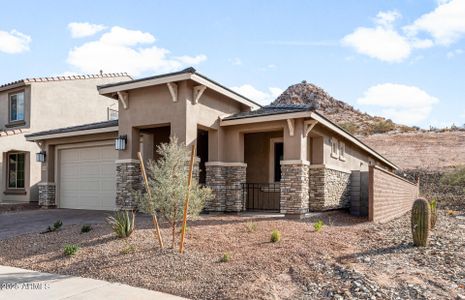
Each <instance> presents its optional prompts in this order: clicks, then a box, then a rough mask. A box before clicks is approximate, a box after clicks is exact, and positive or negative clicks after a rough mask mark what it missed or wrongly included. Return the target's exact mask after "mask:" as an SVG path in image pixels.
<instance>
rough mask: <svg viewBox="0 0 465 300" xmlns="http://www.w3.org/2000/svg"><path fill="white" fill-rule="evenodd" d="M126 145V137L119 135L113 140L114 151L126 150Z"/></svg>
mask: <svg viewBox="0 0 465 300" xmlns="http://www.w3.org/2000/svg"><path fill="white" fill-rule="evenodd" d="M127 143H128V137H127V136H126V135H120V136H119V137H117V138H116V140H115V149H116V150H119V151H122V150H126V144H127Z"/></svg>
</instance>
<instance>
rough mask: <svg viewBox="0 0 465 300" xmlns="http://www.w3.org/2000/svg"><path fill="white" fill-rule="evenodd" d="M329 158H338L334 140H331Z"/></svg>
mask: <svg viewBox="0 0 465 300" xmlns="http://www.w3.org/2000/svg"><path fill="white" fill-rule="evenodd" d="M331 157H333V158H338V145H337V140H336V139H335V138H331Z"/></svg>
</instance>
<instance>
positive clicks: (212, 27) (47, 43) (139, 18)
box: [0, 0, 465, 127]
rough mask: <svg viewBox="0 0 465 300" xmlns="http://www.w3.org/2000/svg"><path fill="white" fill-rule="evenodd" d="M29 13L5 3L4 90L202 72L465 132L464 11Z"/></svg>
mask: <svg viewBox="0 0 465 300" xmlns="http://www.w3.org/2000/svg"><path fill="white" fill-rule="evenodd" d="M23 3H24V4H23V5H22V11H21V14H20V15H18V13H19V11H18V9H17V4H15V3H14V2H12V1H3V2H2V3H1V4H2V11H11V12H17V13H16V14H15V13H8V14H2V18H1V19H0V70H2V72H0V82H1V83H6V82H10V81H13V80H17V79H21V78H27V77H38V76H52V75H63V74H75V73H76V74H83V73H96V72H98V71H99V70H101V69H102V70H103V71H104V72H124V71H127V72H128V73H130V74H132V75H134V77H143V76H149V75H153V74H159V73H164V72H170V71H175V70H179V69H182V68H185V67H187V66H190V65H193V66H194V67H195V68H196V69H197V70H199V71H200V72H201V73H203V74H205V75H207V76H209V77H211V78H212V79H214V80H217V81H219V82H221V83H223V84H224V85H226V86H229V87H231V88H234V89H236V90H238V91H239V92H242V93H244V94H245V95H246V96H249V97H251V98H252V99H254V100H257V101H259V102H261V103H268V102H269V101H271V100H272V99H273V98H274V97H275V96H276V95H278V94H279V92H281V91H282V90H284V89H286V88H287V87H288V86H289V85H291V84H295V83H298V82H301V81H302V80H307V81H308V82H312V83H315V84H317V85H319V86H321V87H322V88H324V89H325V90H327V91H328V92H329V93H330V94H331V95H333V96H334V97H336V98H338V99H340V100H343V101H346V102H348V103H349V104H351V105H354V106H355V107H356V108H359V109H360V110H362V111H366V112H369V113H373V114H377V115H382V116H385V117H388V118H391V119H393V120H394V121H397V122H400V123H405V124H410V125H419V126H421V127H428V126H429V125H434V126H439V127H442V126H447V125H450V124H452V123H455V124H456V125H462V124H464V123H465V101H463V100H465V99H464V96H465V84H464V78H465V1H464V0H452V1H447V0H422V1H417V0H405V1H395V0H390V1H371V0H370V1H368V0H366V1H360V0H345V1H246V0H244V1H229V2H226V1H195V2H186V1H137V2H136V1H131V2H129V1H85V0H80V1H61V2H57V1H24V2H23Z"/></svg>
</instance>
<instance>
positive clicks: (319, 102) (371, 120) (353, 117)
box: [273, 81, 416, 136]
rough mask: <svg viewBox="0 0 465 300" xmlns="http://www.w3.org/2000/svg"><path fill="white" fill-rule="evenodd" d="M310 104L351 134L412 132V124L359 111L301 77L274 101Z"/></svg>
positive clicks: (275, 102)
mask: <svg viewBox="0 0 465 300" xmlns="http://www.w3.org/2000/svg"><path fill="white" fill-rule="evenodd" d="M278 103H294V104H300V103H305V104H312V105H315V106H316V107H319V109H318V111H319V112H320V113H322V114H323V115H325V116H326V117H327V118H329V119H330V120H332V121H333V122H335V123H337V124H338V125H339V126H341V127H343V128H344V129H346V130H347V131H349V132H350V133H352V134H355V135H359V136H367V135H371V134H375V133H386V132H411V131H415V130H416V129H415V128H412V127H408V126H405V125H400V124H396V123H394V122H392V121H391V120H389V119H385V118H383V117H378V116H371V115H369V114H367V113H362V112H361V111H359V110H358V109H355V108H354V107H353V106H351V105H349V104H347V103H345V102H343V101H340V100H337V99H335V98H333V97H332V96H330V95H329V94H328V93H326V91H325V90H323V89H322V88H320V87H318V86H316V85H314V84H311V83H308V82H306V81H303V82H301V83H298V84H294V85H291V86H290V87H288V88H287V89H286V90H285V91H284V92H283V93H282V94H281V95H280V96H279V97H278V98H277V99H276V100H275V101H274V102H273V104H278Z"/></svg>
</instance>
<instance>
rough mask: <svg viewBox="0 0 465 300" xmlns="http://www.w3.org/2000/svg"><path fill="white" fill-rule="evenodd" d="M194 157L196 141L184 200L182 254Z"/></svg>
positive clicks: (180, 250) (180, 244) (180, 249)
mask: <svg viewBox="0 0 465 300" xmlns="http://www.w3.org/2000/svg"><path fill="white" fill-rule="evenodd" d="M194 158H195V143H194V144H193V145H192V151H191V161H190V164H189V174H188V175H187V193H186V200H185V201H184V216H183V220H182V231H181V242H180V243H179V253H181V254H182V253H184V237H185V235H186V224H187V210H188V208H189V194H190V192H191V185H192V171H193V168H194Z"/></svg>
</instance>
